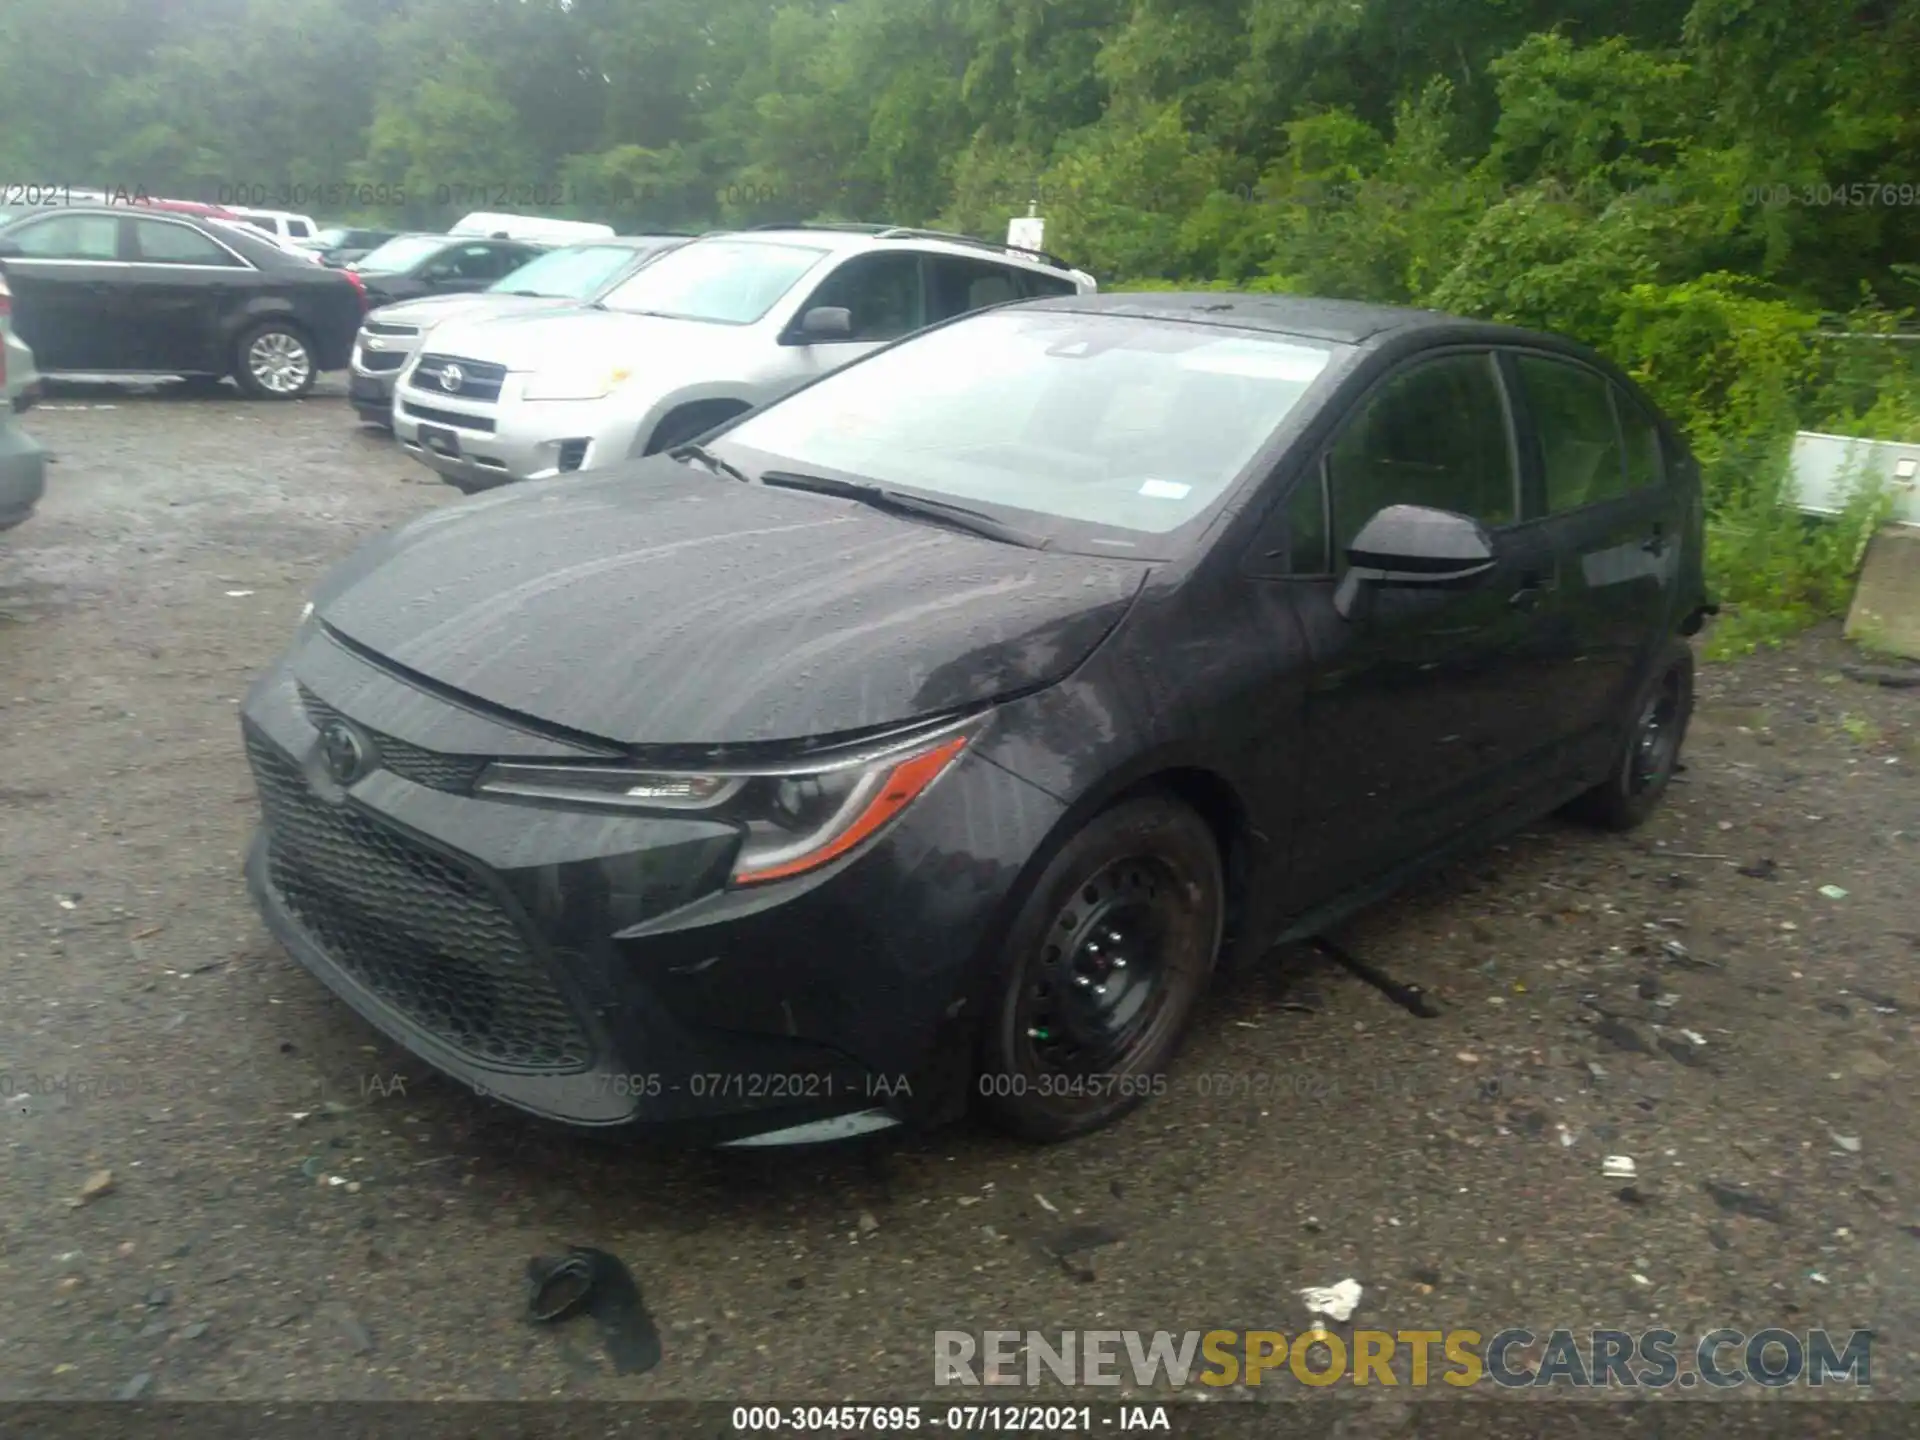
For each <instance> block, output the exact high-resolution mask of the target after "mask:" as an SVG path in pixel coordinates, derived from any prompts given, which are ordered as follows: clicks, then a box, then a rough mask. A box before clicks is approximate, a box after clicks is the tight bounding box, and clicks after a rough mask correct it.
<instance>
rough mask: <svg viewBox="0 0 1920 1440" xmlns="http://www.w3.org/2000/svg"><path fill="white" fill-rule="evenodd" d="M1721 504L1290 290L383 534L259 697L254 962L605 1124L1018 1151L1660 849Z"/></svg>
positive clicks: (532, 1096) (1557, 403) (834, 383)
mask: <svg viewBox="0 0 1920 1440" xmlns="http://www.w3.org/2000/svg"><path fill="white" fill-rule="evenodd" d="M1709 609H1710V607H1709V606H1708V604H1707V600H1706V595H1705V592H1704V589H1703V585H1702V577H1701V510H1700V491H1699V479H1698V473H1697V470H1696V468H1695V464H1694V462H1693V460H1692V459H1691V458H1690V456H1689V454H1688V451H1687V448H1686V446H1685V444H1684V442H1683V441H1682V439H1681V437H1680V436H1679V435H1678V434H1677V433H1676V432H1675V431H1674V430H1673V428H1672V427H1671V426H1670V425H1669V424H1668V423H1667V422H1666V421H1665V420H1663V419H1662V418H1661V417H1660V415H1659V414H1658V413H1657V412H1656V411H1655V409H1654V408H1653V406H1652V405H1651V404H1650V403H1649V402H1648V401H1647V399H1646V397H1645V396H1643V395H1642V394H1641V393H1640V392H1639V390H1638V389H1637V388H1636V387H1635V386H1634V385H1633V383H1632V382H1631V381H1630V380H1628V379H1627V378H1626V377H1625V376H1624V375H1622V374H1621V373H1620V372H1619V371H1617V370H1616V369H1614V368H1613V367H1612V366H1611V365H1609V364H1607V363H1606V362H1605V361H1604V360H1602V359H1600V358H1599V357H1597V356H1595V355H1593V354H1591V353H1589V352H1587V351H1585V350H1583V349H1580V348H1578V347H1576V346H1574V345H1573V344H1570V343H1568V342H1566V341H1564V340H1560V339H1556V338H1554V337H1551V336H1547V335H1541V334H1534V333H1530V332H1526V331H1521V330H1516V329H1509V328H1503V327H1497V326H1492V325H1487V324H1480V323H1473V322H1467V321H1462V320H1456V319H1452V318H1449V317H1446V316H1443V315H1437V314H1432V313H1427V312H1416V311H1404V310H1392V309H1384V308H1376V307H1370V306H1361V305H1355V304H1345V303H1333V302H1321V301H1312V300H1304V299H1292V298H1284V297H1274V296H1236V295H1221V294H1200V295H1125V294H1117V295H1105V296H1097V297H1096V296H1086V297H1077V298H1076V297H1068V298H1063V299H1049V300H1041V301H1033V302H1027V303H1021V304H1014V305H1009V306H1005V307H1002V308H999V309H995V310H991V311H985V312H980V313H976V314H973V315H970V316H967V317H964V318H962V319H959V320H955V321H953V322H950V323H948V324H946V325H943V326H940V327H937V328H935V329H932V330H929V331H925V332H922V333H921V334H919V335H917V336H915V337H912V338H909V339H906V340H903V341H900V342H897V343H895V344H893V345H891V346H889V347H887V348H885V349H883V350H881V351H878V352H876V353H875V354H873V355H872V356H870V357H868V358H866V359H864V360H861V361H859V362H857V363H855V364H853V365H851V366H849V367H847V368H845V369H841V370H838V371H836V372H835V373H833V374H830V375H828V376H826V377H825V378H823V379H820V380H818V381H816V382H814V383H812V384H810V385H808V386H807V387H806V388H804V389H802V390H799V391H797V392H795V393H793V394H792V395H790V396H789V397H787V398H785V399H783V400H780V401H777V402H775V403H774V404H772V405H770V406H768V407H766V408H764V409H762V410H760V411H758V412H756V413H753V414H750V415H748V416H746V417H744V418H742V419H739V420H737V421H735V422H732V423H731V424H729V425H727V426H725V427H723V428H721V429H718V430H715V431H713V432H710V433H709V434H708V435H707V436H705V437H703V442H696V443H694V444H690V445H686V446H682V447H680V448H679V449H677V450H674V451H672V452H669V453H667V454H662V455H658V456H654V457H652V458H650V459H647V460H643V461H639V462H636V463H635V464H633V465H631V466H629V467H626V468H624V469H619V470H613V471H608V472H605V473H604V474H594V475H590V476H583V477H580V478H577V479H570V480H562V481H556V482H552V483H550V484H546V485H541V486H532V487H524V486H514V487H512V488H511V489H510V490H508V491H504V492H501V493H499V494H497V495H493V496H487V497H481V498H479V499H476V500H472V501H467V502H464V503H460V504H456V505H453V506H451V507H449V508H447V509H444V510H441V511H438V512H436V513H434V514H431V515H428V516H426V517H423V518H421V519H419V520H416V521H414V522H412V523H411V524H409V525H407V526H405V527H403V528H401V529H399V530H397V531H395V532H393V533H391V534H389V535H387V536H384V537H382V538H379V539H376V540H374V541H372V542H370V543H369V544H368V545H366V546H365V547H364V548H363V549H361V550H360V551H359V552H358V553H357V554H356V555H355V556H354V557H352V558H351V559H349V560H348V561H347V562H345V563H344V564H343V565H342V566H341V567H340V568H339V569H337V570H336V571H335V572H334V573H333V574H332V575H331V576H330V577H329V578H328V579H327V580H326V581H325V582H324V583H323V585H322V586H321V587H320V589H319V590H318V591H317V593H316V594H315V597H314V601H313V604H312V606H311V607H310V610H309V614H308V616H307V618H306V619H305V620H304V621H303V622H302V624H301V627H300V630H299V633H298V634H297V636H296V637H295V639H294V642H293V645H292V647H291V648H290V650H289V651H288V652H287V654H286V656H285V657H284V658H283V659H282V660H280V661H279V662H278V663H277V664H276V665H275V666H274V667H273V668H272V669H271V670H270V671H269V672H268V673H267V674H265V675H264V676H262V677H261V678H260V680H259V681H258V683H257V684H256V685H255V686H254V688H253V690H252V692H251V693H250V695H249V696H248V698H247V700H246V704H245V709H244V719H243V728H244V733H245V743H246V747H247V751H248V754H249V756H250V758H251V762H252V765H253V769H254V773H255V775H256V777H257V780H258V785H259V791H260V796H261V801H262V804H263V806H264V811H265V819H264V824H263V825H262V827H261V829H260V831H259V834H258V837H257V840H256V843H255V844H254V846H253V849H252V852H251V855H250V857H249V860H248V865H247V873H248V878H249V882H250V885H251V889H252V893H253V895H254V897H255V900H256V901H257V903H258V904H259V906H260V908H261V910H262V911H263V913H264V914H265V916H266V918H267V920H268V922H269V924H270V925H271V927H272V929H273V931H274V932H275V934H277V935H278V936H279V937H280V939H281V940H282V941H283V942H284V943H285V944H286V946H287V947H288V948H289V949H290V950H291V951H292V952H293V954H294V955H295V956H296V957H297V958H298V959H299V960H300V961H301V962H302V963H303V964H305V965H306V966H307V967H308V968H309V969H310V970H312V971H313V972H314V973H315V974H316V975H318V976H319V977H320V978H321V979H322V980H324V981H325V982H326V983H327V984H328V985H329V986H331V987H332V988H333V989H334V990H335V991H336V992H338V993H339V994H340V995H341V996H342V997H343V998H344V999H346V1000H347V1002H348V1003H349V1004H351V1005H352V1006H353V1007H354V1008H356V1009H357V1010H359V1011H360V1012H361V1014H362V1015H364V1016H365V1017H367V1018H368V1019H369V1020H371V1021H372V1022H373V1023H374V1024H376V1025H378V1026H379V1027H380V1028H382V1029H384V1030H385V1031H386V1032H387V1033H388V1034H389V1035H391V1036H393V1037H394V1038H396V1039H397V1040H399V1041H400V1042H401V1043H402V1044H404V1045H406V1046H408V1047H410V1048H411V1049H412V1050H414V1051H415V1052H416V1053H417V1054H419V1055H420V1056H421V1057H423V1058H424V1059H426V1060H427V1061H429V1062H430V1063H432V1064H433V1065H435V1066H438V1067H439V1068H440V1069H442V1070H443V1071H445V1072H447V1073H449V1074H451V1075H453V1076H455V1077H458V1078H459V1079H461V1080H462V1081H465V1082H468V1083H470V1084H471V1085H472V1086H473V1088H474V1090H475V1091H476V1092H478V1093H481V1094H486V1095H490V1096H494V1097H497V1098H499V1099H501V1100H504V1101H508V1102H510V1103H512V1104H514V1105H517V1106H520V1107H522V1108H523V1109H525V1110H528V1111H532V1112H535V1113H537V1114H539V1115H543V1116H547V1117H551V1118H554V1119H558V1120H561V1121H565V1122H570V1123H572V1124H575V1125H580V1126H616V1125H626V1124H635V1125H651V1126H657V1127H664V1128H665V1129H666V1130H669V1131H670V1130H673V1129H674V1128H676V1127H677V1128H679V1129H681V1130H682V1131H685V1130H687V1129H691V1130H692V1131H693V1132H694V1134H695V1135H697V1136H698V1137H699V1138H701V1139H704V1140H706V1141H709V1142H714V1143H722V1144H735V1145H738V1144H750V1145H760V1144H778V1143H790V1142H804V1141H813V1140H822V1139H830V1138H835V1137H840V1136H847V1135H853V1134H858V1133H861V1132H863V1131H867V1130H874V1129H879V1128H882V1127H886V1126H890V1125H894V1124H898V1123H902V1122H909V1123H921V1124H926V1123H933V1122H936V1121H939V1120H942V1119H946V1118H949V1117H951V1116H952V1115H953V1114H954V1113H955V1112H957V1111H959V1110H960V1109H962V1108H963V1107H964V1106H965V1105H966V1104H967V1102H968V1101H969V1100H971V1101H973V1102H975V1103H977V1104H978V1105H980V1106H982V1107H984V1108H985V1109H986V1110H987V1111H989V1112H991V1113H992V1114H993V1115H994V1116H995V1117H997V1118H998V1119H999V1120H1000V1121H1001V1122H1002V1123H1004V1124H1005V1125H1007V1126H1009V1127H1010V1128H1012V1129H1013V1130H1015V1131H1016V1132H1018V1133H1020V1134H1023V1135H1026V1136H1029V1137H1032V1138H1036V1139H1043V1140H1044V1139H1058V1138H1062V1137H1066V1136H1070V1135H1074V1134H1078V1133H1081V1132H1084V1131H1087V1130H1090V1129H1093V1128H1094V1127H1097V1126H1099V1125H1102V1124H1104V1123H1106V1122H1108V1121H1111V1120H1113V1119H1114V1118H1115V1117H1117V1116H1118V1115H1120V1114H1122V1113H1123V1112H1125V1111H1126V1110H1127V1109H1129V1108H1130V1107H1131V1106H1133V1105H1134V1104H1136V1103H1138V1102H1139V1101H1140V1100H1141V1099H1143V1098H1145V1097H1148V1096H1151V1095H1153V1094H1156V1093H1160V1092H1162V1091H1164V1090H1165V1089H1166V1088H1167V1086H1168V1080H1167V1076H1166V1071H1167V1067H1168V1063H1169V1059H1170V1057H1171V1056H1172V1054H1173V1051H1174V1048H1175V1045H1176V1043H1177V1041H1178V1039H1179V1036H1180V1033H1181V1031H1182V1029H1183V1027H1184V1026H1185V1024H1186V1022H1187V1020H1188V1019H1189V1017H1190V1016H1191V1015H1192V1013H1193V1011H1194V1007H1195V1002H1196V1000H1197V998H1198V997H1199V996H1200V995H1201V993H1202V991H1203V990H1204V989H1205V987H1206V986H1207V985H1208V983H1209V980H1210V978H1212V977H1214V976H1216V975H1217V974H1219V975H1224V974H1227V973H1230V972H1231V971H1232V969H1233V968H1234V967H1235V962H1236V961H1241V960H1252V959H1255V958H1257V957H1259V956H1260V955H1262V954H1263V953H1264V952H1266V951H1267V950H1268V949H1269V948H1270V947H1271V946H1272V945H1274V944H1275V943H1276V942H1277V941H1280V940H1283V939H1287V938H1298V937H1304V936H1310V935H1312V934H1314V933H1316V932H1317V931H1319V930H1320V929H1321V928H1322V927H1324V926H1326V925H1329V924H1331V923H1333V922H1334V921H1335V920H1337V919H1338V918H1339V917H1341V916H1342V915H1343V914H1346V913H1348V912H1350V911H1352V910H1353V909H1355V908H1356V907H1358V906H1361V905H1364V904H1366V903H1368V902H1370V901H1371V900H1373V899H1376V898H1378V897H1379V896H1381V895H1383V894H1385V893H1386V892H1387V891H1389V890H1391V889H1393V888H1394V887H1395V886H1397V885H1399V884H1400V883H1402V882H1403V881H1404V880H1405V879H1407V878H1408V877H1409V876H1410V875H1412V874H1414V873H1415V872H1416V871H1418V870H1420V869H1421V868H1423V867H1425V866H1428V865H1431V864H1433V863H1434V862H1435V861H1436V860H1438V859H1440V858H1441V857H1443V856H1446V855H1449V854H1451V853H1454V852H1456V851H1458V850H1459V849H1461V848H1462V847H1470V846H1474V845H1478V844H1483V843H1485V842H1486V841H1488V840H1489V839H1490V838H1492V837H1495V836H1497V835H1499V834H1501V833H1502V832H1506V831H1510V830H1512V829H1514V828H1515V827H1517V826H1519V825H1521V824H1523V823H1525V822H1527V821H1529V820H1531V819H1533V818H1535V817H1537V816H1540V815H1542V814H1544V813H1546V812H1549V811H1552V810H1556V809H1559V808H1561V807H1564V806H1568V805H1572V806H1573V807H1575V808H1576V809H1577V810H1579V811H1581V812H1583V813H1585V814H1586V815H1588V816H1590V817H1592V818H1593V819H1595V820H1597V821H1599V822H1601V823H1603V824H1606V825H1610V826H1615V827H1626V826H1631V825H1633V824H1636V823H1638V822H1639V821H1640V820H1641V819H1642V818H1643V817H1645V816H1646V815H1647V813H1648V812H1649V810H1650V809H1651V808H1652V807H1653V806H1654V804H1655V803H1656V802H1657V801H1658V799H1659V797H1660V795H1661V792H1662V790H1663V789H1664V788H1665V786H1666V784H1667V782H1668V777H1669V776H1670V775H1671V773H1672V771H1673V769H1674V765H1675V757H1676V755H1677V752H1678V750H1679V747H1680V743H1681V739H1682V736H1683V734H1684V731H1685V728H1686V724H1687V719H1688V714H1689V710H1690V706H1691V701H1692V693H1693V690H1692V687H1693V661H1692V658H1691V652H1690V647H1689V645H1688V643H1687V640H1686V637H1687V636H1688V635H1690V634H1692V633H1694V632H1695V631H1696V630H1697V629H1698V628H1699V626H1700V624H1701V621H1702V617H1703V615H1704V614H1705V613H1707V612H1708V610H1709Z"/></svg>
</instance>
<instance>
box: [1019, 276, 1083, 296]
mask: <svg viewBox="0 0 1920 1440" xmlns="http://www.w3.org/2000/svg"><path fill="white" fill-rule="evenodd" d="M1017 273H1018V274H1019V276H1020V280H1021V285H1022V293H1023V294H1024V295H1025V296H1026V297H1027V298H1028V299H1030V300H1037V299H1039V298H1040V297H1041V296H1043V295H1073V294H1076V293H1078V291H1079V289H1080V287H1079V286H1078V285H1075V284H1074V283H1073V281H1071V280H1065V279H1062V278H1060V277H1059V276H1057V275H1042V274H1041V273H1040V272H1039V271H1038V270H1021V271H1018V272H1017Z"/></svg>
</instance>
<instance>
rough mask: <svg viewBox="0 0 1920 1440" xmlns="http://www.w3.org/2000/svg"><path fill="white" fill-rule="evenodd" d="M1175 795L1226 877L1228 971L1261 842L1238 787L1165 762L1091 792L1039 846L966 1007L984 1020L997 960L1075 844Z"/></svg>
mask: <svg viewBox="0 0 1920 1440" xmlns="http://www.w3.org/2000/svg"><path fill="white" fill-rule="evenodd" d="M1156 794H1163V795H1170V796H1171V797H1172V798H1174V799H1176V800H1178V801H1180V802H1181V803H1182V804H1184V805H1186V806H1187V807H1188V808H1189V809H1191V810H1192V811H1193V812H1194V813H1195V814H1196V815H1198V816H1199V817H1200V820H1201V822H1202V823H1203V824H1204V825H1205V826H1206V827H1207V829H1208V831H1209V832H1210V833H1211V834H1212V836H1213V842H1214V845H1215V847H1216V849H1217V850H1218V851H1219V855H1220V874H1221V880H1222V884H1223V886H1224V892H1225V893H1224V895H1223V896H1222V902H1223V910H1224V913H1225V923H1224V926H1223V928H1222V932H1221V942H1220V962H1219V964H1220V968H1222V969H1225V968H1227V964H1228V962H1229V960H1230V959H1231V958H1233V956H1234V953H1235V948H1236V942H1237V940H1238V938H1239V922H1240V921H1241V920H1242V919H1243V918H1244V916H1245V913H1246V909H1247V898H1248V894H1249V876H1250V873H1251V870H1252V865H1251V859H1252V856H1253V852H1254V848H1255V835H1254V831H1253V828H1252V823H1251V820H1250V818H1249V812H1248V808H1247V804H1246V801H1245V799H1244V798H1243V797H1242V796H1241V794H1240V792H1239V790H1238V789H1237V788H1236V787H1235V786H1234V784H1233V782H1232V781H1230V780H1229V779H1227V777H1226V776H1224V775H1222V774H1220V772H1219V771H1217V770H1214V769H1212V768H1210V767H1208V766H1206V765H1203V764H1199V763H1197V762H1195V761H1193V760H1190V759H1187V758H1184V757H1179V756H1173V755H1164V756H1159V757H1156V758H1150V759H1143V760H1142V761H1140V762H1138V763H1136V764H1134V765H1130V766H1127V767H1125V768H1124V769H1122V770H1119V771H1116V772H1115V773H1113V774H1111V775H1109V776H1108V777H1107V778H1106V779H1105V780H1104V781H1103V782H1102V783H1101V784H1099V785H1097V786H1094V787H1093V788H1091V789H1089V790H1088V791H1086V792H1085V793H1084V794H1082V795H1081V797H1080V798H1079V799H1078V800H1076V801H1074V802H1073V803H1072V804H1071V805H1069V806H1068V807H1067V808H1066V810H1065V811H1063V812H1062V813H1061V814H1060V816H1059V818H1058V819H1056V820H1055V821H1054V823H1053V826H1052V828H1051V829H1049V830H1048V831H1047V834H1046V837H1045V838H1044V839H1043V840H1042V841H1041V842H1040V844H1039V845H1037V846H1035V847H1034V851H1033V854H1032V855H1031V856H1029V857H1028V859H1027V863H1026V864H1025V865H1024V866H1023V867H1022V868H1021V871H1020V877H1019V879H1018V880H1016V881H1015V882H1014V883H1013V884H1012V885H1011V886H1009V887H1008V889H1007V893H1006V895H1005V897H1004V898H1003V900H1002V902H1001V905H1000V909H999V913H998V914H997V915H995V917H994V921H993V924H992V926H991V927H990V929H989V931H988V940H987V944H988V946H989V947H990V949H991V950H992V951H993V952H995V953H991V954H988V955H983V956H981V957H980V959H981V961H982V962H983V963H980V964H978V965H976V966H975V978H976V986H975V987H974V989H973V994H972V995H971V996H970V1003H969V1004H968V1006H967V1009H968V1010H969V1011H972V1012H974V1013H975V1016H976V1018H977V1016H978V1012H979V1009H980V1004H981V999H982V998H983V997H984V996H986V995H987V994H989V993H990V991H991V987H992V985H993V983H994V977H995V976H996V975H997V973H998V971H999V968H1000V963H1001V959H1002V957H1001V956H1000V955H999V954H998V953H997V952H998V951H999V949H1000V947H1001V946H1002V945H1004V943H1005V940H1006V936H1007V933H1008V931H1009V930H1010V929H1011V927H1012V925H1013V922H1014V919H1015V917H1016V916H1018V915H1019V913H1020V909H1021V907H1022V906H1024V905H1025V904H1026V903H1027V898H1028V897H1029V896H1030V895H1031V894H1032V893H1033V890H1034V887H1035V886H1036V885H1038V884H1039V882H1040V877H1041V875H1042V874H1043V873H1044V872H1045V871H1046V868H1047V866H1048V865H1049V864H1050V863H1051V862H1052V860H1053V857H1054V856H1055V855H1056V854H1058V853H1059V851H1060V849H1061V847H1063V846H1064V845H1065V844H1066V843H1067V842H1068V841H1069V840H1070V839H1072V838H1073V836H1074V835H1075V834H1077V833H1078V832H1079V831H1080V829H1081V828H1082V827H1084V826H1085V825H1086V824H1087V823H1088V822H1089V821H1091V820H1092V819H1093V818H1094V817H1095V816H1096V815H1100V814H1103V813H1105V812H1106V811H1108V810H1111V809H1113V808H1114V807H1115V806H1118V805H1122V804H1125V803H1126V802H1128V801H1130V800H1136V799H1139V798H1141V797H1143V796H1147V795H1156Z"/></svg>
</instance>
